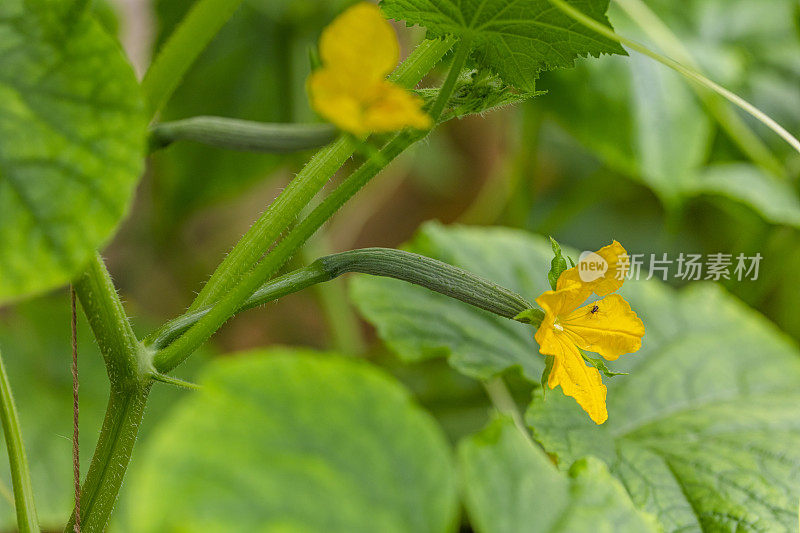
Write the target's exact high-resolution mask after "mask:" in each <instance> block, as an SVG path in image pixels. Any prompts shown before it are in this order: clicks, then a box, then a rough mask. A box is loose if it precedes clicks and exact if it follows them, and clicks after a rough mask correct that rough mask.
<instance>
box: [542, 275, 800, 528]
mask: <svg viewBox="0 0 800 533" xmlns="http://www.w3.org/2000/svg"><path fill="white" fill-rule="evenodd" d="M623 293H624V294H625V297H626V299H627V300H628V301H629V302H630V304H631V306H632V307H633V309H635V310H636V312H637V313H638V314H639V316H640V317H641V318H642V321H643V322H644V324H645V326H646V328H647V334H646V335H645V337H644V343H643V347H642V349H641V350H640V351H639V352H637V353H636V354H633V355H629V356H623V357H621V358H620V359H619V360H618V361H616V362H615V365H616V366H618V367H621V369H622V370H625V371H628V372H630V376H626V377H625V378H624V379H614V380H610V381H608V382H607V383H606V385H607V386H608V413H609V419H608V421H607V422H606V423H605V424H603V425H602V426H597V425H595V424H593V423H592V422H591V421H590V420H588V418H587V417H586V415H585V413H583V412H581V411H580V409H579V408H578V407H577V405H576V404H575V402H572V401H570V399H565V398H564V397H563V396H560V395H550V396H548V398H547V401H546V402H542V401H541V399H536V400H535V401H534V402H533V404H532V405H531V407H530V409H529V411H528V413H527V421H528V423H529V425H530V426H531V427H532V429H533V430H534V437H535V438H536V439H537V440H539V441H540V442H541V443H542V444H543V445H544V447H545V450H547V451H548V452H550V453H552V454H555V455H557V456H558V459H559V464H560V465H561V466H562V467H563V468H567V467H568V466H569V465H570V464H571V463H572V461H574V460H575V459H577V458H579V457H582V456H584V455H586V454H588V453H591V454H593V455H596V456H598V457H600V458H601V459H603V460H604V461H605V462H606V463H607V464H608V465H610V466H611V471H612V473H613V474H614V475H616V476H617V477H618V478H619V479H620V480H621V481H622V482H623V484H624V485H625V487H626V488H627V489H628V491H629V492H630V494H631V497H632V499H633V501H634V503H635V504H636V505H637V506H639V507H642V508H644V509H646V510H647V511H649V512H651V513H653V514H655V515H657V516H658V518H659V519H660V521H661V523H662V525H663V526H664V528H665V530H666V531H789V530H793V529H794V528H796V527H797V494H798V493H800V417H798V410H797V406H798V405H800V392H798V387H797V384H798V383H800V353H798V349H797V347H796V345H794V344H793V343H792V342H790V341H789V340H788V339H787V338H786V337H784V336H783V335H782V334H781V333H780V332H779V331H777V330H776V329H775V327H774V326H773V325H772V324H770V323H768V322H767V321H766V320H764V319H763V318H762V317H761V316H759V315H757V314H756V313H755V312H753V311H751V310H749V309H747V308H746V307H745V306H744V305H742V304H741V303H740V302H738V301H736V300H735V299H734V298H733V297H731V296H729V295H727V294H726V293H725V292H724V291H723V290H722V289H720V288H719V287H717V286H715V285H710V284H696V285H692V286H690V288H688V289H686V290H683V291H680V292H676V291H673V290H671V289H668V288H667V287H665V286H663V285H661V284H657V283H645V282H641V283H628V284H626V286H625V287H623ZM565 400H566V401H565Z"/></svg>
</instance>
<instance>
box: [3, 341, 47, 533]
mask: <svg viewBox="0 0 800 533" xmlns="http://www.w3.org/2000/svg"><path fill="white" fill-rule="evenodd" d="M0 422H2V425H3V433H4V434H5V437H6V448H8V463H9V466H10V467H11V484H12V485H13V487H14V506H15V507H16V510H17V529H18V530H19V531H20V533H35V532H38V531H39V520H38V518H37V517H36V505H35V503H34V499H33V486H32V485H31V474H30V470H29V469H28V459H27V457H26V456H25V447H24V445H23V442H22V429H21V428H20V425H19V416H18V415H17V407H16V405H15V404H14V396H13V395H12V394H11V384H10V383H9V382H8V376H7V375H6V369H5V365H4V364H3V358H2V356H0Z"/></svg>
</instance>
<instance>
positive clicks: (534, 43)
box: [381, 0, 625, 93]
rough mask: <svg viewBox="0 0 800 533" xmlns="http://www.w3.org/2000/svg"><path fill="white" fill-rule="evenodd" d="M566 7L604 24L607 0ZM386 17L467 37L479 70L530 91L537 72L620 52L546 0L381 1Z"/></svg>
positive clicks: (575, 1) (432, 31)
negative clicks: (579, 11) (490, 71)
mask: <svg viewBox="0 0 800 533" xmlns="http://www.w3.org/2000/svg"><path fill="white" fill-rule="evenodd" d="M570 4H571V5H572V6H573V7H575V8H577V9H580V10H581V11H582V12H584V13H586V14H587V15H589V16H591V17H592V18H594V19H596V20H598V21H600V22H602V23H603V24H608V19H607V18H606V16H605V12H606V9H607V8H608V0H571V1H570ZM381 7H382V8H383V10H384V12H385V13H386V15H387V16H389V17H390V18H394V19H397V20H404V21H406V22H407V23H408V24H419V25H420V26H424V27H425V28H427V29H428V33H429V34H430V35H431V36H443V35H455V36H457V37H459V38H461V39H468V40H469V42H470V44H471V45H472V46H473V47H474V49H475V50H474V52H475V53H474V55H475V57H476V59H477V61H478V64H480V65H481V66H483V67H486V68H488V69H490V70H492V71H493V72H496V73H497V74H498V75H499V76H500V77H501V78H502V79H503V81H504V82H505V83H506V84H508V85H511V86H514V87H516V88H517V89H519V90H521V91H524V92H527V93H532V92H534V91H535V90H536V78H537V77H538V76H539V72H541V71H543V70H552V69H556V68H568V67H571V66H572V65H573V63H574V61H575V59H576V58H577V57H579V56H583V57H586V56H588V55H592V56H595V57H597V56H599V55H600V54H625V51H624V50H623V49H622V47H621V46H620V45H619V44H617V43H615V42H612V41H610V40H608V39H605V38H604V37H601V36H599V35H598V34H596V33H595V32H593V31H591V30H588V29H585V28H584V27H582V26H580V25H577V24H575V22H574V21H573V20H572V19H571V18H569V17H568V16H567V15H565V14H563V13H562V12H561V11H559V10H558V9H555V8H554V7H553V5H552V4H550V2H548V1H547V0H516V1H513V2H508V1H506V0H484V1H482V2H458V3H454V2H452V1H450V0H382V1H381Z"/></svg>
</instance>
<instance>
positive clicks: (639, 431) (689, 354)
mask: <svg viewBox="0 0 800 533" xmlns="http://www.w3.org/2000/svg"><path fill="white" fill-rule="evenodd" d="M598 244H601V243H598ZM411 248H413V249H414V250H415V251H417V252H420V253H424V254H426V255H430V256H433V257H437V258H438V259H442V260H444V261H448V262H452V263H454V264H457V265H458V266H460V267H462V268H465V269H468V270H472V271H474V272H477V273H479V274H482V275H484V276H486V277H488V278H489V279H492V280H495V281H497V282H499V283H501V284H503V285H506V286H508V287H510V288H513V289H515V290H517V291H518V292H520V293H521V294H522V295H524V296H526V297H527V298H529V299H533V298H534V297H535V296H537V295H538V294H539V293H540V292H542V291H544V290H546V289H547V288H548V287H547V281H546V273H547V271H548V269H549V259H550V258H551V257H552V251H551V250H550V246H549V244H548V243H547V242H546V241H545V240H544V239H542V238H539V237H534V236H531V235H529V234H526V233H524V232H519V231H512V230H502V229H491V228H490V229H478V228H463V227H455V228H449V229H448V228H444V227H442V226H439V225H428V226H426V227H425V228H424V229H423V231H422V232H421V233H420V235H419V236H418V237H417V238H416V239H415V240H414V242H413V244H412V246H411ZM622 293H623V294H624V295H625V297H626V298H627V299H628V300H629V301H630V303H631V306H632V307H633V309H634V310H635V311H636V312H637V313H638V314H639V316H640V317H641V318H642V320H643V322H644V324H645V328H646V330H647V333H646V335H645V337H644V344H643V348H642V349H641V350H640V351H639V352H637V353H636V354H632V355H627V356H623V357H621V358H620V359H619V360H618V361H614V362H613V363H610V364H609V367H610V368H611V369H612V370H614V371H623V372H630V375H628V376H618V377H614V378H610V379H609V378H606V379H605V382H606V385H607V386H608V410H609V420H608V422H606V423H605V424H603V425H602V426H597V425H595V424H593V423H592V422H591V420H589V418H588V417H587V416H586V414H585V413H584V412H583V411H581V410H580V408H579V407H578V405H577V404H576V403H575V401H574V400H573V399H572V398H567V397H565V396H563V395H562V394H561V393H560V392H559V391H553V392H551V393H549V394H548V395H547V400H546V401H542V400H541V399H537V400H536V401H535V402H534V403H533V405H532V407H531V410H530V413H529V415H528V420H529V422H530V424H531V425H532V427H533V428H534V430H535V436H536V437H537V439H539V440H540V441H541V442H542V444H543V445H544V447H545V449H546V450H547V451H548V452H552V453H554V454H556V455H557V456H558V457H559V459H560V464H561V465H562V466H563V467H564V468H567V467H569V465H571V464H572V462H573V461H575V460H576V459H578V458H580V457H583V456H585V455H589V454H591V455H595V456H598V457H599V458H601V459H603V460H604V461H606V462H607V464H608V465H609V467H610V469H611V472H612V473H613V474H615V475H616V476H618V477H619V478H620V479H621V480H622V482H623V484H624V485H625V487H626V489H627V490H628V491H629V492H630V494H631V496H632V499H633V501H634V503H636V504H637V505H638V506H641V507H644V508H645V509H647V510H648V511H650V512H652V513H653V514H655V515H657V516H658V518H659V519H660V520H661V522H662V524H663V525H664V527H665V528H666V529H667V530H668V531H678V530H681V531H683V530H690V531H691V530H700V529H705V530H706V531H718V530H719V531H728V530H736V527H737V526H740V527H741V530H744V531H753V530H764V531H783V530H785V529H787V528H789V527H790V526H791V527H795V526H796V523H797V498H798V496H800V409H798V405H800V392H798V391H800V386H799V385H800V352H798V349H797V347H796V346H795V345H794V344H792V343H791V342H789V341H788V340H787V338H786V337H784V336H783V335H782V334H781V333H780V332H779V331H778V330H777V329H776V328H775V327H774V326H773V325H771V324H770V323H768V322H767V321H766V320H764V319H763V318H762V317H760V316H759V315H757V314H756V313H755V312H753V311H751V310H749V309H747V308H746V307H745V306H743V305H742V304H741V303H740V302H738V301H737V300H735V299H734V298H732V297H731V296H729V295H727V294H726V293H724V292H723V290H722V289H721V288H719V287H717V286H715V285H710V284H708V285H706V284H697V285H693V286H690V287H689V288H687V289H684V290H683V291H675V290H673V289H670V288H668V287H666V286H665V285H663V284H661V283H658V282H655V281H650V282H647V281H630V282H627V283H626V284H625V286H624V287H623V288H622ZM353 296H354V299H355V301H356V304H357V305H358V307H359V308H360V310H361V311H362V313H363V314H364V316H365V317H366V318H367V319H368V320H369V321H370V322H372V323H373V324H374V325H375V326H376V327H377V330H378V334H379V336H380V337H381V338H382V339H383V340H384V341H385V342H386V343H387V344H388V345H389V347H391V348H392V349H393V350H395V351H397V352H398V353H399V354H400V356H401V357H403V358H405V359H407V360H418V359H424V358H429V357H434V356H448V357H449V360H450V362H451V364H452V365H453V366H454V367H456V368H457V369H459V370H461V371H462V372H465V373H467V374H469V375H471V376H477V377H487V376H489V375H491V374H493V373H498V372H501V371H503V370H505V369H508V368H510V367H512V366H520V367H522V368H523V369H524V371H525V375H526V376H527V377H528V379H530V380H531V381H532V382H536V381H537V378H538V374H537V373H536V372H537V371H538V372H541V369H542V359H543V358H542V357H541V356H540V355H539V354H538V353H537V347H536V343H535V341H534V340H533V336H532V331H530V330H526V329H525V328H522V329H519V328H517V325H515V324H512V323H510V322H509V323H507V324H503V323H502V322H500V321H499V320H502V319H498V320H497V321H495V320H494V318H493V317H490V316H488V315H486V314H484V313H481V312H478V311H473V310H470V309H469V308H468V307H466V306H464V305H463V304H460V303H457V302H453V301H448V300H446V299H444V298H438V297H435V295H427V294H425V293H424V291H418V290H417V288H416V287H409V286H407V285H405V284H402V283H400V282H395V281H392V280H384V279H379V278H366V277H363V278H358V279H356V280H354V284H353ZM684 528H685V529H684Z"/></svg>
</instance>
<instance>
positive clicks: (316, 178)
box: [189, 39, 454, 310]
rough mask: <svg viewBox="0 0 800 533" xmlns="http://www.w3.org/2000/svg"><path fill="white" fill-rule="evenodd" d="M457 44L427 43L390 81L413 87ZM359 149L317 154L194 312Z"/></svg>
mask: <svg viewBox="0 0 800 533" xmlns="http://www.w3.org/2000/svg"><path fill="white" fill-rule="evenodd" d="M453 43H454V40H453V39H442V40H438V39H436V40H427V41H424V42H422V43H421V44H420V45H419V46H418V47H417V48H416V49H415V50H414V52H412V53H411V55H410V56H409V57H408V59H406V60H405V61H404V62H403V63H402V64H401V65H400V66H399V67H398V68H397V69H396V70H395V71H394V72H393V73H392V74H391V75H390V76H389V79H390V80H392V81H393V82H394V83H397V84H398V85H400V86H402V87H406V88H411V87H414V86H415V85H416V84H417V83H419V81H420V80H421V79H422V77H423V76H424V75H425V74H427V73H428V72H429V71H430V70H431V69H432V68H433V67H434V66H435V65H436V63H438V62H439V61H440V60H441V58H442V57H443V56H444V54H446V53H447V51H448V50H450V48H452V46H453ZM357 147H358V146H357V143H356V142H354V141H353V138H352V137H350V136H347V135H342V136H340V137H339V139H337V140H336V141H335V142H334V143H333V144H331V145H330V146H328V147H326V148H323V149H322V150H320V151H319V152H317V154H316V155H315V156H314V157H313V158H312V159H311V160H310V161H309V162H308V163H307V164H306V166H305V167H304V168H303V169H302V170H301V171H300V173H299V174H298V175H297V176H295V178H294V179H293V180H292V181H291V182H290V183H289V185H288V186H287V187H286V189H284V190H283V192H281V194H280V195H279V196H278V197H277V198H276V199H275V200H274V201H273V202H272V204H271V205H270V206H269V208H268V209H267V211H266V212H264V214H263V215H261V217H259V219H258V220H257V221H256V222H255V224H253V226H252V227H251V228H250V230H249V231H248V232H247V233H246V234H245V235H244V236H243V237H242V238H241V239H240V240H239V242H238V243H237V244H236V246H235V247H234V248H233V249H232V250H231V252H230V253H229V254H228V256H227V257H226V258H225V259H224V260H223V261H222V263H221V264H220V265H219V267H217V270H216V271H215V272H214V274H212V276H211V278H210V279H209V280H208V282H207V283H206V285H205V286H204V287H203V289H202V290H201V291H200V294H199V295H198V296H197V298H196V299H195V301H194V302H193V303H192V305H191V306H190V308H189V309H190V310H196V309H199V308H201V307H205V306H208V305H210V304H212V303H214V302H216V301H217V300H219V299H220V297H222V296H223V295H224V294H226V293H228V292H229V291H230V290H231V288H232V287H234V286H235V285H236V284H237V283H238V282H239V281H240V280H241V279H242V277H243V276H244V275H245V274H247V272H248V271H249V270H250V269H252V268H253V266H254V265H255V264H256V263H258V261H259V260H260V259H261V258H262V256H263V255H264V254H265V253H266V251H267V250H268V249H269V248H270V246H272V245H273V243H274V242H275V241H276V240H277V239H278V237H279V236H280V234H281V233H282V232H283V231H284V230H285V229H286V227H287V226H289V224H290V223H291V222H292V221H293V220H294V219H295V218H296V217H297V216H298V215H299V214H300V212H301V211H302V210H303V208H305V207H306V206H307V205H308V204H309V202H311V200H312V198H313V197H314V196H315V195H316V194H317V193H318V192H319V191H320V190H322V188H323V187H324V186H325V184H326V183H327V182H328V180H330V178H331V177H332V176H333V175H334V173H336V171H337V170H339V168H340V167H341V166H342V165H343V164H344V162H345V161H347V159H349V158H350V157H351V156H352V155H353V152H354V151H355V150H356V148H357Z"/></svg>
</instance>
